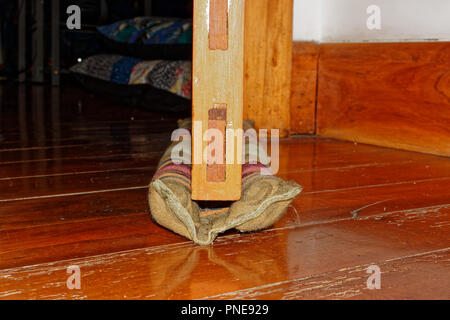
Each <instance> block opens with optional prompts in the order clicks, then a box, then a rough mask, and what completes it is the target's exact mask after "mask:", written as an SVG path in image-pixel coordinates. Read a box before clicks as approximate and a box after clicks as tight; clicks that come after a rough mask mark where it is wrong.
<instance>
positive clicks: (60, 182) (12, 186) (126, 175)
mask: <svg viewBox="0 0 450 320" xmlns="http://www.w3.org/2000/svg"><path fill="white" fill-rule="evenodd" d="M155 170H156V166H149V167H143V168H141V169H131V170H126V171H121V170H117V171H105V172H100V173H96V174H90V173H88V174H77V175H63V176H45V177H37V178H28V179H13V180H0V192H1V196H0V203H4V202H10V201H20V200H26V199H27V198H38V197H47V198H48V197H54V196H61V195H65V194H76V193H86V192H96V191H98V192H99V191H104V190H109V189H126V188H133V187H144V186H147V185H148V184H149V183H150V181H151V179H152V176H153V174H154V173H155Z"/></svg>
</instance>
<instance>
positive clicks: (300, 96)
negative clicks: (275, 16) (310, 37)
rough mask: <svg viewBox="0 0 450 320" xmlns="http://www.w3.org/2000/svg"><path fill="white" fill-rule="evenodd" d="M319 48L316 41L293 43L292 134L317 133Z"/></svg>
mask: <svg viewBox="0 0 450 320" xmlns="http://www.w3.org/2000/svg"><path fill="white" fill-rule="evenodd" d="M319 50H320V47H319V44H317V43H314V42H294V43H293V46H292V80H291V134H314V133H315V130H316V103H317V74H318V67H319V64H318V63H319Z"/></svg>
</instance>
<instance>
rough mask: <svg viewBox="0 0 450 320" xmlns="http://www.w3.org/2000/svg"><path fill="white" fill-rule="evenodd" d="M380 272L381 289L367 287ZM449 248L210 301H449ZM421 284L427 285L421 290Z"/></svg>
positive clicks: (234, 293) (236, 293)
mask: <svg viewBox="0 0 450 320" xmlns="http://www.w3.org/2000/svg"><path fill="white" fill-rule="evenodd" d="M373 266H377V267H379V268H380V271H381V276H380V288H379V289H376V288H375V289H369V288H368V286H367V281H368V277H369V276H370V275H371V274H368V272H367V271H368V270H369V268H370V267H373ZM449 268H450V248H448V249H443V250H436V251H432V252H425V253H419V254H415V255H411V256H407V257H399V258H394V259H390V260H385V261H377V262H376V264H373V263H372V264H370V263H369V264H365V265H359V266H353V267H349V268H343V269H340V270H335V271H331V272H327V273H324V274H316V275H313V276H309V277H305V278H300V279H295V280H288V281H284V282H280V283H275V284H269V285H265V286H260V287H255V288H250V289H244V290H239V291H235V292H229V293H226V294H222V295H218V296H214V297H211V298H210V299H220V300H224V299H230V300H241V299H257V300H266V299H269V300H317V299H358V300H362V299H382V300H390V299H395V300H400V299H414V300H416V299H420V300H436V299H445V300H448V299H449V298H450V290H449V289H448V288H449V286H450V278H449V277H448V276H446V273H448V270H449ZM424 283H426V285H425V286H424Z"/></svg>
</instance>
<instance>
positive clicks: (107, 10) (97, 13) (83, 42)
mask: <svg viewBox="0 0 450 320" xmlns="http://www.w3.org/2000/svg"><path fill="white" fill-rule="evenodd" d="M31 2H32V1H29V3H30V5H28V10H30V7H31ZM60 2H61V31H62V32H61V54H62V57H61V58H62V61H61V66H62V67H70V65H72V64H74V63H76V59H77V58H78V57H81V58H84V57H86V56H89V55H92V54H96V53H100V52H102V51H103V50H104V48H102V47H101V44H100V42H99V41H98V39H97V33H96V29H95V28H96V27H97V26H100V25H105V24H109V23H113V22H115V21H119V20H123V19H129V18H133V17H138V16H144V15H145V10H144V8H145V4H144V0H134V1H132V0H60ZM192 2H193V1H192V0H153V1H152V8H151V12H152V16H158V17H176V18H191V17H192ZM18 3H19V1H17V0H0V43H1V50H0V54H1V58H0V76H1V77H5V76H6V77H9V78H15V77H17V75H18V74H19V73H20V72H24V70H17V37H18V35H17V22H18V13H19V10H20V8H19V7H18ZM27 3H28V2H27ZM50 5H51V1H50V0H47V1H45V6H46V9H45V10H46V17H47V18H46V20H45V23H46V27H48V28H50V25H49V24H50V18H49V14H50ZM69 5H78V6H79V7H80V8H81V22H82V30H80V31H68V30H67V29H66V28H64V25H65V22H66V19H67V14H66V9H67V7H68V6H69ZM31 16H32V15H28V21H27V25H28V28H29V29H30V30H29V32H27V34H31V31H32V28H33V22H34V21H33V20H32V17H31ZM46 34H48V35H50V31H48V32H46ZM47 38H48V37H47ZM29 59H30V60H31V58H29Z"/></svg>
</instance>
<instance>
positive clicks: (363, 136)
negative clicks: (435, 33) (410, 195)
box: [291, 42, 450, 156]
mask: <svg viewBox="0 0 450 320" xmlns="http://www.w3.org/2000/svg"><path fill="white" fill-rule="evenodd" d="M298 46H302V44H294V48H298ZM303 51H304V50H303ZM298 52H300V53H298ZM302 55H304V54H303V53H302V50H301V49H297V50H294V58H293V60H294V63H293V72H292V74H293V75H300V76H297V78H296V80H293V85H292V90H293V92H292V97H293V98H292V104H291V119H295V120H293V121H294V122H293V123H294V124H293V125H292V128H302V127H301V126H298V125H297V126H296V125H295V123H297V124H298V123H300V121H303V122H304V123H310V121H311V119H313V117H312V113H311V111H309V112H306V114H302V113H301V109H300V110H298V109H297V108H296V106H297V105H302V102H301V101H302V99H306V98H304V97H305V96H306V94H305V92H309V93H310V92H311V91H312V90H311V88H308V86H314V84H313V80H308V76H306V74H307V73H305V71H304V68H305V66H304V65H302V64H299V63H296V62H295V61H296V60H300V59H302ZM318 70H319V71H318V90H317V110H316V113H317V119H314V120H315V123H316V128H317V129H316V130H317V134H318V135H320V136H326V137H332V138H337V139H343V140H350V141H355V142H361V143H369V144H374V145H379V146H386V147H392V148H398V149H405V150H411V151H419V152H425V153H432V154H438V155H443V156H450V42H423V43H364V44H362V43H357V44H342V43H341V44H322V45H320V53H319V64H318ZM311 73H312V72H311ZM311 73H310V74H311ZM293 78H295V76H293ZM309 78H311V76H309ZM294 81H295V82H297V83H303V84H302V85H296V83H295V82H294ZM305 83H307V84H305ZM310 100H311V99H308V100H307V101H310ZM298 101H300V102H298ZM309 108H311V107H309ZM293 130H294V131H293V132H295V129H293ZM298 131H299V132H298V133H306V132H307V130H298Z"/></svg>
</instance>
